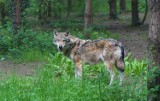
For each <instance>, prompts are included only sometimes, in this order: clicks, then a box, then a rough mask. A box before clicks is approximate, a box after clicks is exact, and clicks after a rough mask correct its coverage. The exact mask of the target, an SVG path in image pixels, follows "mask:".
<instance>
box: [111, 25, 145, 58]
mask: <svg viewBox="0 0 160 101" xmlns="http://www.w3.org/2000/svg"><path fill="white" fill-rule="evenodd" d="M122 26H123V25H122ZM122 26H119V27H117V28H115V29H109V31H111V32H112V33H115V34H118V35H119V39H118V40H119V41H121V42H122V43H123V45H124V46H125V49H126V51H127V53H131V54H132V56H133V57H135V58H137V59H145V58H146V57H147V36H148V25H143V26H139V27H133V26H123V27H122Z"/></svg>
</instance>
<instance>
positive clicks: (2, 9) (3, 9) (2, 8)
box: [0, 3, 5, 24]
mask: <svg viewBox="0 0 160 101" xmlns="http://www.w3.org/2000/svg"><path fill="white" fill-rule="evenodd" d="M0 13H1V23H2V24H4V18H5V7H4V3H1V12H0Z"/></svg>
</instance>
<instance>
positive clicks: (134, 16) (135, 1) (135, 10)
mask: <svg viewBox="0 0 160 101" xmlns="http://www.w3.org/2000/svg"><path fill="white" fill-rule="evenodd" d="M131 5H132V25H133V26H137V25H140V22H139V16H138V0H132V3H131Z"/></svg>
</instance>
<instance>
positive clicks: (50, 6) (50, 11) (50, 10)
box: [48, 0, 52, 17]
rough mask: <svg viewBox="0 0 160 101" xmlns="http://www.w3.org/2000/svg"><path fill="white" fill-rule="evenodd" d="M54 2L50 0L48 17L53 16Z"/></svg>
mask: <svg viewBox="0 0 160 101" xmlns="http://www.w3.org/2000/svg"><path fill="white" fill-rule="evenodd" d="M51 13H52V2H51V0H48V17H51V16H52V14H51Z"/></svg>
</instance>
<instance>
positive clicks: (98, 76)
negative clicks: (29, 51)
mask: <svg viewBox="0 0 160 101" xmlns="http://www.w3.org/2000/svg"><path fill="white" fill-rule="evenodd" d="M126 61H127V62H131V60H130V59H126ZM136 62H137V64H141V63H142V62H141V61H136ZM139 62H140V63H139ZM132 66H133V67H134V64H133V65H132ZM132 66H129V67H126V68H128V70H127V71H126V72H125V80H124V83H123V85H122V86H119V78H118V77H117V76H116V78H115V80H114V82H113V85H112V86H109V85H108V84H109V73H108V72H107V73H106V71H105V69H104V66H103V65H102V64H98V65H95V66H89V65H85V66H84V68H83V78H82V80H80V79H75V78H74V67H73V63H72V62H71V61H70V60H69V59H68V58H66V57H64V56H62V55H61V54H60V53H57V54H54V55H50V56H49V57H48V63H47V64H46V65H44V66H43V68H41V69H40V70H38V69H37V70H35V75H34V76H18V75H15V74H14V75H10V76H6V77H5V78H3V79H1V81H0V99H1V101H102V100H104V101H122V100H123V101H138V100H146V98H147V97H146V95H147V83H146V76H145V75H146V73H145V71H141V70H139V69H137V71H136V72H135V73H134V74H135V75H130V74H129V72H134V71H132V70H131V69H132V68H133V67H132ZM142 66H145V65H139V66H137V67H136V68H142ZM142 69H143V68H142ZM129 70H131V71H129ZM144 70H145V69H144ZM142 73H143V75H142ZM116 74H117V73H116Z"/></svg>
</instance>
